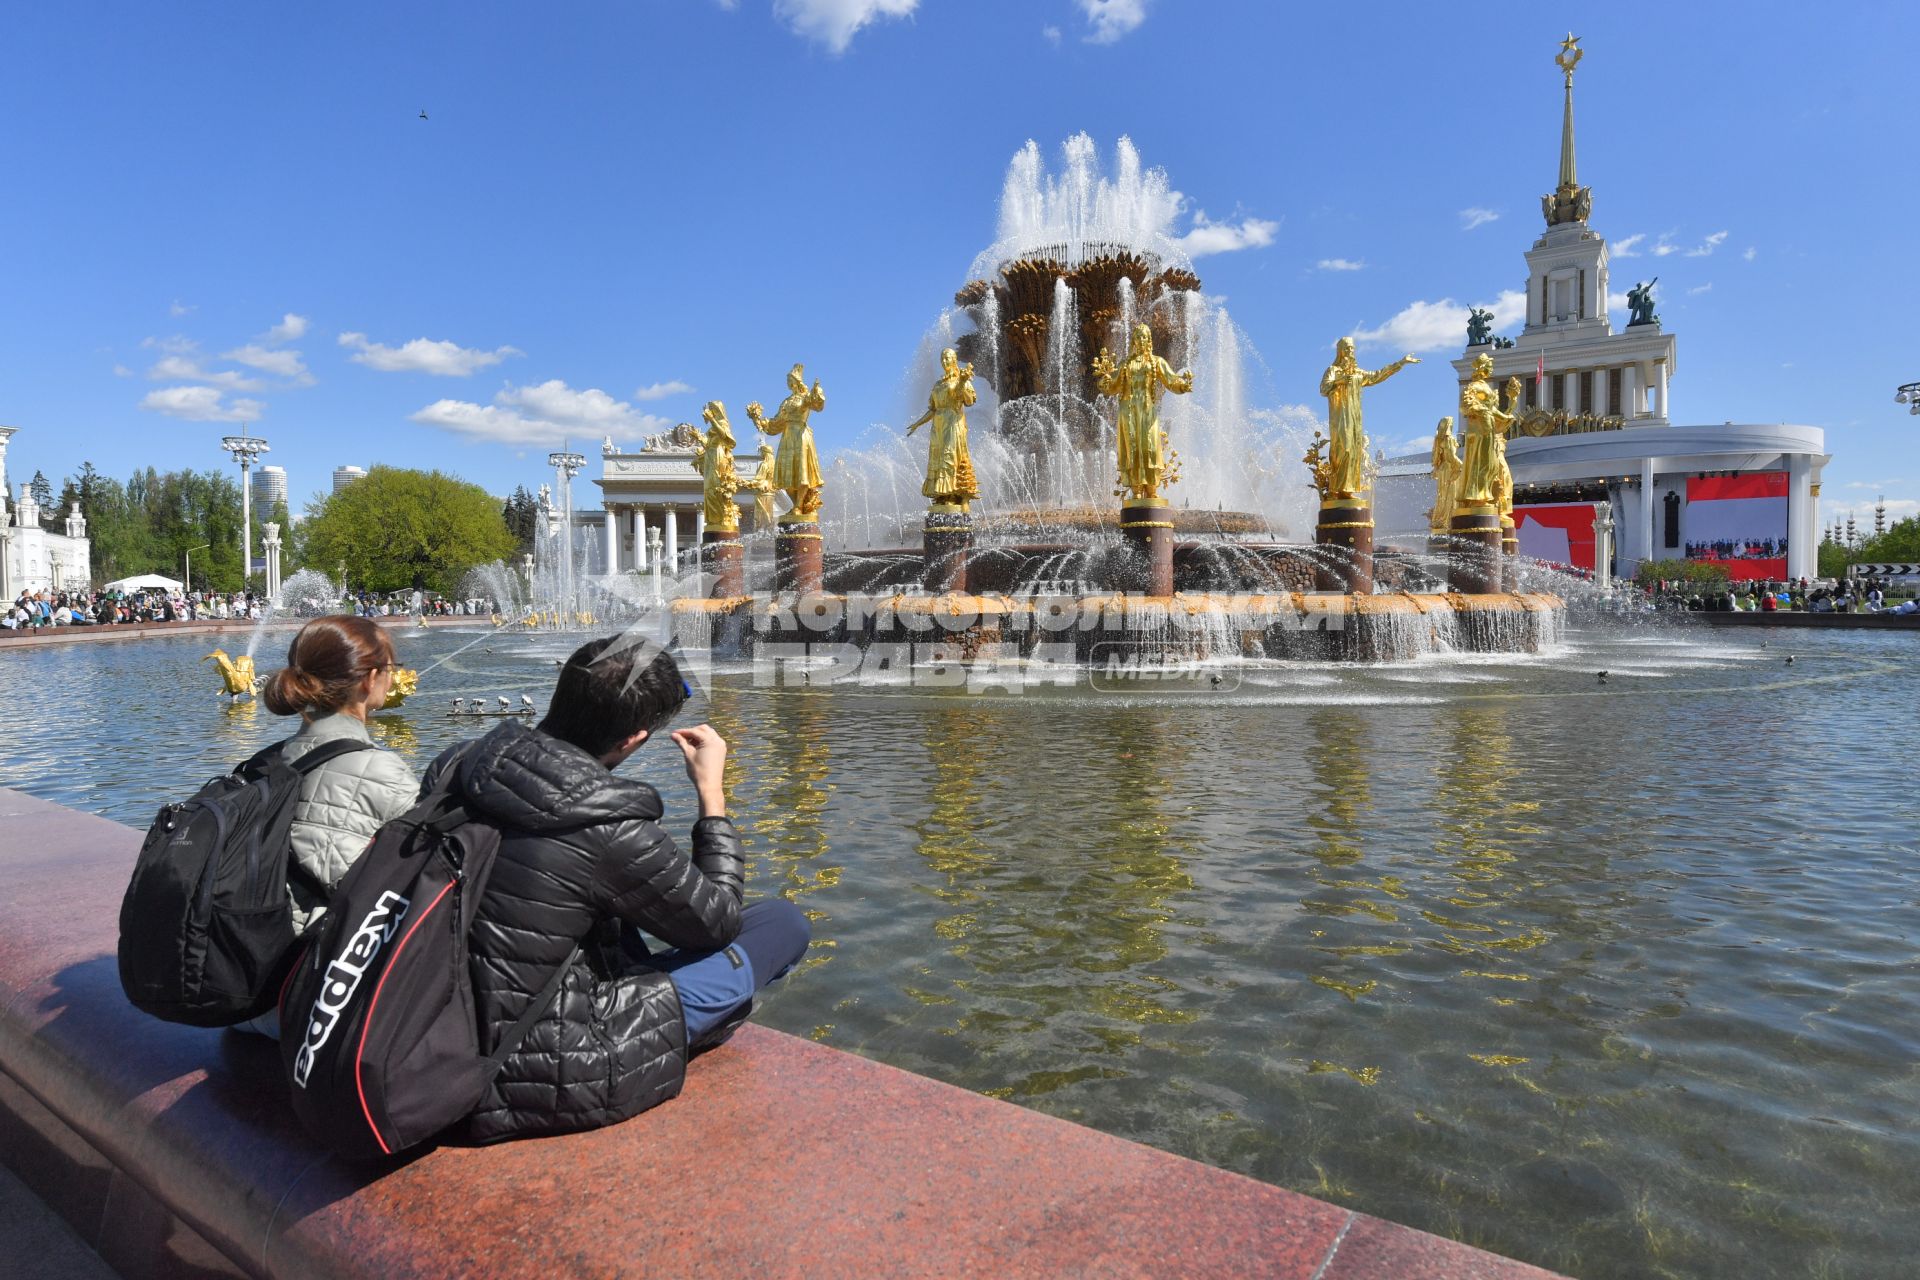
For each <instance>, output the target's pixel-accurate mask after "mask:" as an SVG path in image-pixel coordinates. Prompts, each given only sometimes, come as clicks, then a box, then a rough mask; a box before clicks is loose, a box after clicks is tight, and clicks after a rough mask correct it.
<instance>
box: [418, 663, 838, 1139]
mask: <svg viewBox="0 0 1920 1280" xmlns="http://www.w3.org/2000/svg"><path fill="white" fill-rule="evenodd" d="M688 692H689V691H688V688H687V685H686V683H685V682H684V680H683V678H682V676H681V674H680V671H679V668H678V667H677V666H676V664H675V662H674V660H673V658H672V657H671V656H670V655H669V654H667V653H662V652H660V650H658V649H657V648H654V647H652V646H648V645H640V646H633V645H629V644H628V643H627V642H625V641H615V640H595V641H592V642H590V643H588V644H585V645H582V646H581V647H580V648H579V649H578V650H577V651H576V652H575V653H574V654H573V656H572V657H571V658H569V659H567V662H566V664H565V665H564V666H563V667H562V668H561V671H560V679H559V682H558V684H557V685H556V687H555V689H554V693H553V702H552V705H551V706H550V708H549V709H548V711H547V715H546V718H545V719H543V720H542V721H541V722H540V724H539V725H538V726H537V727H529V726H527V725H524V724H521V723H519V722H516V721H507V722H504V723H502V724H501V725H500V726H499V727H498V728H496V729H495V730H494V731H493V732H491V733H489V734H487V735H486V736H485V737H484V738H481V739H480V740H478V741H477V742H473V743H467V744H462V745H460V746H456V747H452V748H450V749H448V750H447V751H446V752H444V753H443V754H442V755H441V756H440V758H439V759H437V760H435V761H434V763H433V764H432V765H431V766H430V767H429V769H428V771H427V779H426V781H427V786H429V787H431V786H433V785H434V784H435V783H436V781H437V780H438V779H439V777H440V776H441V774H442V772H443V771H444V770H446V769H448V768H452V769H454V770H455V771H456V773H455V778H456V781H457V784H458V790H459V792H460V794H461V796H462V797H463V801H464V803H465V804H466V805H467V807H468V808H469V809H471V810H473V811H475V812H476V813H479V814H481V815H483V816H484V817H485V818H486V819H488V820H490V821H492V822H493V823H494V824H495V825H497V826H498V827H499V829H500V833H501V844H500V855H499V858H498V860H497V861H496V862H495V864H494V868H493V875H492V878H491V880H489V882H488V884H487V887H486V891H485V893H484V894H483V895H482V896H481V899H480V904H479V909H478V912H477V914H476V916H475V919H474V924H473V931H472V933H471V935H470V936H469V942H468V945H469V947H470V950H471V953H472V957H473V986H474V997H475V1000H476V1002H477V1004H478V1012H479V1019H480V1048H481V1051H482V1052H483V1053H484V1052H488V1051H490V1050H491V1049H492V1047H493V1045H494V1044H495V1043H497V1042H498V1039H499V1037H500V1036H501V1035H502V1034H503V1033H504V1032H505V1031H506V1029H507V1028H509V1027H511V1026H512V1025H513V1024H514V1022H515V1021H516V1020H517V1019H518V1018H519V1017H520V1015H521V1014H522V1013H523V1012H524V1011H525V1009H526V1007H527V1002H528V1001H530V1000H532V999H533V998H534V996H535V995H536V994H537V993H538V992H539V991H540V990H541V989H542V988H543V987H544V986H545V985H546V983H547V980H548V978H549V977H550V976H551V975H552V974H553V972H554V970H555V969H556V968H558V967H559V966H561V965H567V966H568V972H567V976H566V978H565V979H564V980H563V981H562V983H561V985H560V993H559V995H558V996H557V997H556V998H555V999H554V1002H553V1007H552V1008H551V1009H550V1010H549V1011H548V1012H547V1013H546V1015H545V1016H543V1017H542V1018H541V1019H540V1020H539V1021H538V1022H536V1023H534V1025H533V1029H532V1030H531V1031H530V1032H529V1033H528V1034H527V1037H526V1039H525V1041H524V1042H523V1043H522V1044H521V1046H520V1048H519V1050H518V1051H517V1052H515V1053H514V1054H513V1055H512V1056H510V1057H509V1058H508V1059H507V1061H506V1065H505V1066H504V1067H503V1068H502V1070H501V1072H500V1074H499V1076H498V1077H497V1078H496V1079H495V1081H494V1084H493V1088H492V1089H491V1090H490V1091H489V1093H488V1095H487V1098H486V1100H485V1101H484V1102H483V1103H481V1105H480V1108H479V1110H477V1111H476V1112H475V1113H474V1115H473V1117H472V1119H471V1121H470V1122H469V1134H470V1136H471V1137H472V1138H474V1139H475V1140H477V1141H482V1142H493V1141H498V1140H500V1139H503V1138H513V1137H521V1136H526V1135H531V1134H541V1133H565V1132H570V1131H573V1130H578V1129H593V1128H599V1127H600V1126H602V1125H608V1124H615V1123H617V1122H619V1121H621V1120H625V1119H628V1118H629V1117H631V1116H635V1115H638V1114H639V1113H640V1112H642V1111H645V1110H646V1109H647V1108H649V1107H652V1106H656V1105H658V1104H659V1103H662V1102H665V1101H666V1100H667V1099H669V1098H672V1097H674V1096H675V1095H676V1094H678V1093H679V1092H680V1087H681V1084H682V1083H683V1082H684V1080H685V1078H686V1068H687V1059H688V1057H689V1056H690V1054H691V1053H695V1052H698V1051H700V1050H701V1049H704V1048H708V1047H711V1046H712V1045H714V1044H717V1043H719V1042H720V1041H721V1040H724V1039H725V1038H726V1037H727V1036H729V1035H731V1034H732V1032H733V1030H734V1029H735V1028H736V1027H738V1026H739V1024H740V1023H741V1022H743V1021H745V1020H746V1017H747V1015H748V1013H750V1012H751V1011H752V1007H753V995H754V993H755V992H756V991H757V990H759V989H760V988H762V987H765V986H766V985H767V984H768V983H769V982H771V981H773V980H774V979H775V978H778V977H780V976H781V975H783V974H784V973H786V972H787V971H788V970H789V969H791V968H792V967H793V966H794V965H795V964H796V963H798V961H799V959H800V957H801V956H802V955H803V954H804V953H805V951H806V947H807V941H808V926H807V920H806V917H805V916H804V915H803V914H802V913H801V912H800V911H799V910H798V909H797V908H796V907H794V906H793V905H792V904H791V903H788V902H784V901H782V900H780V899H777V898H776V899H772V900H770V901H766V902H759V903H755V904H754V905H753V906H751V907H745V908H743V907H742V906H741V887H742V880H743V878H744V875H745V867H744V865H743V862H742V859H741V854H740V838H739V835H738V833H737V832H736V831H735V830H734V827H733V823H732V822H731V821H729V820H728V818H727V813H726V798H725V795H724V793H723V792H722V789H721V775H722V773H723V771H724V769H725V765H726V753H727V744H726V742H725V740H723V739H722V738H721V737H720V735H719V734H718V733H715V732H714V731H713V729H712V728H711V727H709V726H707V725H704V724H703V725H698V726H695V727H694V728H690V729H680V730H677V731H675V732H674V734H673V741H674V743H675V744H676V745H677V746H678V747H679V748H680V751H681V753H682V755H683V756H684V757H685V761H686V768H687V777H688V778H689V779H690V780H691V781H692V783H693V785H694V790H695V793H696V794H697V795H698V797H699V803H700V818H699V820H698V821H697V822H695V823H694V826H693V852H692V856H691V857H689V856H688V855H687V854H686V853H685V852H684V851H682V850H681V849H680V848H679V847H678V846H677V845H675V843H674V841H673V837H672V836H670V835H668V834H667V833H666V831H664V830H662V829H661V827H660V826H659V825H658V824H659V820H660V817H661V813H662V810H661V804H660V796H659V793H658V792H656V791H655V790H654V789H653V788H652V787H650V786H648V785H647V784H646V783H644V782H637V781H632V780H629V779H626V778H621V777H617V776H615V774H614V773H613V770H614V769H615V768H617V767H618V766H619V765H620V763H621V762H622V761H624V760H625V759H626V758H627V757H628V756H630V755H632V754H633V752H634V751H635V750H637V749H638V748H639V747H640V745H641V744H642V743H644V742H645V741H646V740H647V739H648V738H649V737H651V736H652V735H653V734H655V733H657V732H658V731H659V730H660V729H662V728H664V727H665V726H666V724H667V722H668V721H670V720H671V719H672V718H673V716H674V713H675V712H677V711H678V710H679V709H680V706H681V704H682V703H683V702H685V700H686V698H687V696H688ZM641 933H644V934H645V935H647V936H648V937H651V938H653V939H656V940H658V941H660V942H663V943H665V944H667V946H668V947H669V948H671V950H668V951H666V952H662V953H655V954H648V952H647V949H646V945H645V942H644V941H643V939H642V938H641V937H640V934H641Z"/></svg>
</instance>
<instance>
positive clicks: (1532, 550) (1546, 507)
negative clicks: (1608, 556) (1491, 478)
mask: <svg viewBox="0 0 1920 1280" xmlns="http://www.w3.org/2000/svg"><path fill="white" fill-rule="evenodd" d="M1593 506H1594V504H1593V503H1591V502H1543V503H1540V504H1538V505H1536V506H1529V507H1515V508H1514V509H1513V525H1514V532H1515V533H1516V534H1517V535H1518V536H1519V539H1520V554H1521V555H1523V556H1529V557H1531V558H1533V559H1535V560H1542V561H1545V562H1546V563H1547V564H1551V565H1556V566H1558V567H1560V568H1563V569H1579V570H1581V571H1582V572H1585V573H1592V572H1593Z"/></svg>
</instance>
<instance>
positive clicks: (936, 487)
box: [907, 347, 980, 515]
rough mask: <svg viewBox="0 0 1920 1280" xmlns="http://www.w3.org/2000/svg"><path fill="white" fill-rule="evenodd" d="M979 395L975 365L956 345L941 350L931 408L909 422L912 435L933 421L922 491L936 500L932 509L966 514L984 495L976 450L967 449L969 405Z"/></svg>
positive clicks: (928, 401) (928, 403)
mask: <svg viewBox="0 0 1920 1280" xmlns="http://www.w3.org/2000/svg"><path fill="white" fill-rule="evenodd" d="M975 399H976V397H975V395H974V390H973V366H972V365H970V364H968V365H963V364H961V363H960V357H959V356H958V355H957V354H955V352H954V349H953V348H952V347H948V348H947V349H946V350H945V351H942V352H941V353H940V381H938V382H936V383H934V384H933V390H932V392H930V393H929V394H928V396H927V411H926V412H925V413H923V414H921V415H920V416H919V417H917V418H915V419H914V420H913V421H912V422H909V423H908V424H907V434H908V435H912V434H913V433H914V432H916V431H918V430H919V429H920V428H921V427H922V426H925V425H926V424H927V423H929V422H931V423H932V424H933V431H932V432H931V433H930V435H929V438H928V440H927V480H926V483H925V484H923V485H921V486H920V493H921V495H922V496H924V497H926V498H927V499H929V500H930V501H931V502H932V504H933V505H932V506H931V507H930V508H929V510H932V511H938V512H942V513H944V514H948V515H958V514H964V513H965V512H966V510H967V504H968V503H970V502H972V501H973V500H974V499H975V498H977V497H979V496H980V485H979V483H978V482H977V481H975V480H974V478H973V454H972V453H970V452H969V451H968V449H967V406H968V405H970V404H972V403H973V402H974V400H975Z"/></svg>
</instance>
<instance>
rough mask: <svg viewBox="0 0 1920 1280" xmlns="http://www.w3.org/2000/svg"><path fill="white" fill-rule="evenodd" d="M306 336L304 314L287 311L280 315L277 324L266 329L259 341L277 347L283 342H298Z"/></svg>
mask: <svg viewBox="0 0 1920 1280" xmlns="http://www.w3.org/2000/svg"><path fill="white" fill-rule="evenodd" d="M306 336H307V318H306V317H305V316H297V315H295V314H293V312H291V311H289V312H287V314H286V315H284V316H282V317H280V323H279V324H277V325H275V326H273V328H271V329H269V330H267V332H266V334H265V335H264V336H263V337H262V338H261V339H260V341H262V342H264V343H266V344H267V345H268V346H270V347H277V346H279V345H280V344H281V343H283V342H298V341H299V340H300V339H301V338H304V337H306Z"/></svg>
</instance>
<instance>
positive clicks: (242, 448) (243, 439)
mask: <svg viewBox="0 0 1920 1280" xmlns="http://www.w3.org/2000/svg"><path fill="white" fill-rule="evenodd" d="M220 447H221V448H222V449H225V450H226V451H227V452H228V453H230V454H232V455H233V460H234V461H235V462H237V463H239V464H240V589H241V590H242V591H245V590H246V589H247V580H248V579H250V578H251V577H253V483H252V481H253V476H252V471H253V463H254V460H255V459H256V458H258V457H259V456H260V455H261V454H263V453H266V452H268V448H267V442H266V441H265V440H262V439H260V438H259V437H258V436H249V435H238V436H224V437H222V438H221V440H220Z"/></svg>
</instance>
